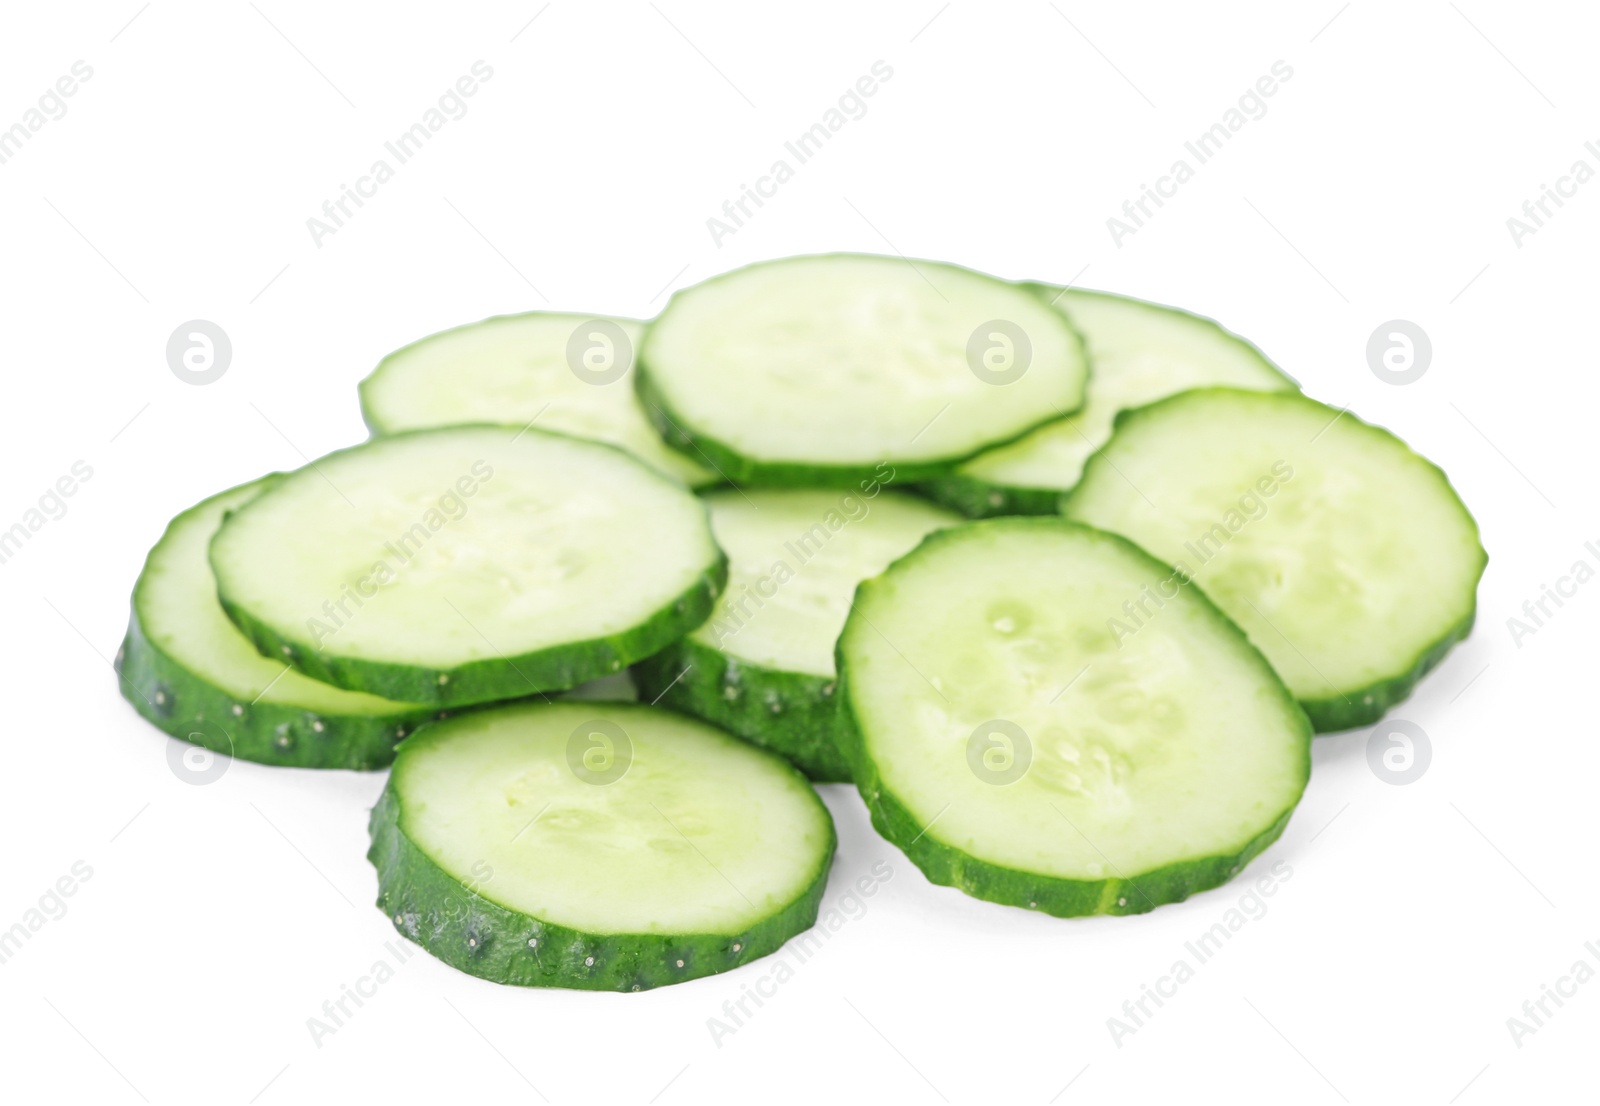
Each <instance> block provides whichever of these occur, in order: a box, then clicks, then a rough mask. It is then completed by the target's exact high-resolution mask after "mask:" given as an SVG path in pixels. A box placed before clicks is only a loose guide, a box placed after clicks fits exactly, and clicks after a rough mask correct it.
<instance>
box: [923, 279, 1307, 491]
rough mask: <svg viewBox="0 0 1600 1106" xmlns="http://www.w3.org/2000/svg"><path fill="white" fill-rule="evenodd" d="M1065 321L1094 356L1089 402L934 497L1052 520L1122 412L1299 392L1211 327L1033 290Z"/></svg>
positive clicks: (1121, 299) (1104, 300) (970, 468)
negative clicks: (1189, 395) (1210, 392)
mask: <svg viewBox="0 0 1600 1106" xmlns="http://www.w3.org/2000/svg"><path fill="white" fill-rule="evenodd" d="M1033 287H1034V289H1035V291H1036V292H1037V293H1038V295H1039V296H1040V297H1041V298H1043V299H1044V300H1045V302H1047V303H1050V304H1052V305H1053V306H1055V307H1056V309H1057V310H1059V311H1062V312H1063V313H1065V314H1066V316H1067V317H1068V319H1070V320H1071V322H1072V325H1073V326H1074V327H1076V328H1077V330H1078V332H1079V333H1081V334H1082V335H1083V337H1084V341H1085V343H1086V345H1087V346H1088V350H1089V362H1090V366H1091V368H1090V374H1089V387H1088V393H1087V395H1086V397H1085V400H1084V404H1083V407H1082V408H1081V409H1080V410H1079V411H1077V412H1076V413H1075V414H1073V415H1071V416H1069V417H1068V418H1065V419H1061V420H1058V421H1056V422H1053V423H1050V424H1049V425H1047V426H1043V427H1040V428H1039V429H1038V430H1035V431H1033V432H1032V433H1031V434H1029V435H1027V436H1026V437H1023V438H1020V439H1018V440H1017V441H1015V442H1012V443H1010V444H1008V445H1003V446H1000V447H998V448H996V449H991V450H988V451H986V452H984V453H980V454H979V455H978V456H976V457H974V458H972V459H971V460H970V461H967V462H966V463H964V464H963V465H961V466H960V467H959V468H958V469H957V470H956V471H955V472H954V473H953V474H951V475H950V476H949V477H946V478H944V479H942V480H937V481H931V482H930V483H929V486H928V488H927V491H928V492H929V494H930V495H932V496H933V497H934V498H935V499H937V500H938V501H939V502H941V503H945V504H947V505H949V506H951V507H954V508H956V509H957V510H960V511H963V512H964V513H966V514H968V515H971V516H972V517H975V518H987V517H989V516H991V515H1000V514H1054V513H1055V511H1056V502H1057V499H1058V498H1059V496H1060V494H1061V493H1062V492H1064V491H1066V490H1067V489H1069V488H1071V487H1072V486H1073V485H1074V484H1076V483H1077V482H1078V479H1079V477H1080V476H1081V475H1082V473H1083V465H1084V462H1085V461H1087V460H1088V459H1089V456H1090V454H1092V453H1093V452H1094V451H1095V450H1097V449H1099V448H1100V447H1101V446H1102V445H1104V444H1105V443H1106V440H1107V439H1108V438H1110V437H1111V426H1112V422H1113V420H1114V419H1115V418H1116V415H1117V412H1118V411H1122V410H1125V409H1127V408H1130V407H1141V406H1143V405H1145V404H1147V403H1151V402H1153V401H1155V400H1157V399H1160V398H1162V397H1163V396H1168V395H1172V394H1174V393H1176V392H1181V391H1185V390H1187V389H1189V388H1198V387H1204V386H1210V385H1224V386H1228V387H1235V388H1250V389H1255V390H1259V391H1293V390H1295V389H1296V387H1297V385H1296V384H1295V382H1294V381H1293V380H1291V379H1290V378H1289V377H1288V376H1285V375H1284V374H1283V372H1282V371H1281V370H1279V369H1278V367H1277V366H1275V365H1274V364H1273V363H1272V362H1271V361H1269V360H1268V359H1267V357H1266V355H1265V354H1263V353H1262V352H1261V351H1260V350H1259V349H1257V348H1256V347H1255V346H1253V345H1251V344H1250V343H1249V342H1247V341H1245V340H1244V339H1243V338H1240V337H1239V336H1238V335H1237V334H1233V333H1231V332H1230V331H1228V330H1225V329H1223V328H1222V327H1221V326H1220V325H1218V324H1217V323H1215V322H1213V321H1212V320H1210V319H1207V318H1203V317H1201V316H1199V315H1191V314H1190V313H1188V312H1187V311H1180V310H1178V309H1177V308H1173V307H1164V306H1162V305H1160V304H1155V303H1149V302H1147V301H1144V300H1137V299H1132V298H1130V297H1126V296H1118V295H1112V294H1110V293H1107V292H1091V291H1085V290H1080V289H1067V290H1063V289H1060V288H1054V287H1050V286H1048V285H1035V286H1033Z"/></svg>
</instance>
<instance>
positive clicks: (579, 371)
mask: <svg viewBox="0 0 1600 1106" xmlns="http://www.w3.org/2000/svg"><path fill="white" fill-rule="evenodd" d="M642 334H643V325H642V324H641V323H638V322H636V321H634V320H632V319H619V318H612V317H608V316H599V317H595V316H590V315H571V314H557V313H553V312H546V311H531V312H528V313H526V314H522V315H500V316H497V317H495V318H491V319H484V320H483V321H482V322H478V323H472V324H469V325H467V326H458V327H455V328H454V329H451V330H445V331H441V332H440V333H438V334H433V335H430V336H428V337H426V338H423V339H421V340H419V341H416V342H413V343H412V344H411V345H409V346H406V347H405V348H403V349H400V350H396V351H395V352H394V353H391V354H389V356H387V357H385V358H384V359H383V360H382V361H380V362H379V363H378V367H377V368H375V369H374V370H373V371H372V373H371V375H369V376H368V377H367V378H366V379H365V380H363V381H362V382H361V385H360V392H361V413H362V416H363V417H364V418H365V419H366V423H367V426H368V427H370V428H371V429H372V432H373V433H374V434H379V435H381V434H394V433H398V432H400V431H404V430H421V429H425V428H428V427H435V426H450V425H461V424H466V423H506V424H508V425H512V426H517V427H521V426H527V425H529V424H530V423H531V424H534V425H537V426H539V427H540V428H542V429H545V430H556V431H560V432H562V433H566V434H571V435H573V436H574V437H579V438H594V439H595V440H597V441H602V442H608V443H610V444H611V445H614V446H617V447H619V448H621V449H625V450H627V451H628V452H629V453H632V454H634V455H635V456H636V457H638V458H639V459H640V460H642V461H645V462H647V463H648V464H651V465H653V466H655V467H656V468H658V469H661V470H662V471H663V472H666V473H669V474H670V475H672V476H675V477H677V478H678V479H679V480H682V481H683V482H684V483H686V484H688V485H689V486H691V487H702V486H706V485H710V484H714V483H716V482H717V480H718V477H717V474H716V473H715V472H713V471H711V470H710V469H709V468H707V467H706V466H705V465H703V464H697V463H696V462H694V461H692V460H690V459H689V458H688V457H685V456H684V455H683V454H681V453H679V452H677V451H676V450H673V449H669V448H668V447H667V446H666V445H665V444H664V443H663V442H662V440H661V437H660V435H659V434H657V433H656V431H655V428H654V427H653V426H651V425H650V420H649V419H647V418H646V417H645V414H644V409H643V408H642V407H641V406H640V404H639V399H638V396H637V395H635V393H634V384H633V374H634V369H633V360H634V356H635V354H636V353H637V351H638V349H639V340H640V338H641V337H642Z"/></svg>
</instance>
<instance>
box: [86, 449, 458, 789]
mask: <svg viewBox="0 0 1600 1106" xmlns="http://www.w3.org/2000/svg"><path fill="white" fill-rule="evenodd" d="M278 479H280V477H279V476H278V475H277V474H274V475H272V476H266V477H263V478H262V479H260V480H256V481H253V482H251V483H249V484H243V485H240V486H239V487H237V488H232V489H230V490H228V491H225V492H222V493H221V494H219V495H214V496H212V497H211V498H210V499H207V500H205V501H203V502H201V503H199V504H197V505H196V506H194V507H191V508H189V509H188V510H187V511H184V512H183V513H182V514H180V515H179V516H178V517H177V518H175V519H173V520H172V521H171V522H170V523H169V524H168V525H167V529H166V532H165V533H164V534H162V535H161V540H160V541H158V542H156V544H155V547H154V548H153V549H151V550H150V555H149V557H148V558H147V559H146V560H145V564H144V570H143V571H142V572H140V574H139V580H138V582H137V583H136V584H134V586H133V612H132V615H131V616H130V618H129V620H128V635H127V638H126V639H125V640H124V641H123V643H122V648H121V649H119V650H118V651H117V663H116V668H117V673H118V676H119V683H120V686H121V688H122V695H123V697H124V698H125V699H127V700H128V702H130V703H132V704H133V708H134V709H135V710H136V711H138V712H139V713H140V714H141V715H142V716H144V717H145V718H146V719H148V720H149V721H150V722H152V723H154V724H155V726H156V728H157V729H159V730H161V731H162V732H163V733H167V734H170V735H171V736H173V737H176V738H179V739H181V740H184V741H189V742H192V743H193V744H196V745H202V746H204V747H205V748H208V749H211V750H213V751H215V752H219V753H225V754H229V755H231V756H235V757H241V758H243V759H245V760H254V761H260V762H261V763H263V764H277V765H287V766H292V767H296V768H382V767H383V766H384V765H386V764H388V763H389V762H390V761H391V760H393V759H394V747H395V745H396V744H398V743H399V741H400V739H401V738H402V737H405V736H406V734H408V733H409V732H411V730H412V729H413V728H415V727H416V726H417V725H418V724H419V723H421V722H424V721H426V720H428V719H429V718H431V717H433V709H432V708H431V707H428V706H424V705H422V704H420V703H397V702H393V701H391V700H388V699H380V698H378V697H377V696H375V695H364V694H361V693H360V692H354V691H341V690H340V689H339V688H336V687H330V686H329V685H327V684H324V683H319V682H318V681H316V680H313V679H310V678H309V677H307V676H304V675H302V674H301V673H299V672H296V671H294V670H293V669H291V668H289V666H287V665H285V664H284V663H283V662H281V661H277V660H272V659H269V658H267V657H263V656H262V655H261V654H260V653H258V652H256V649H255V646H253V645H252V644H250V642H249V641H248V640H247V639H246V638H245V637H244V635H243V634H241V633H240V632H239V631H238V629H237V628H236V627H235V626H234V625H233V623H231V622H229V621H228V618H227V616H226V615H225V614H223V612H222V606H221V604H220V603H218V602H217V586H216V582H215V581H214V580H213V579H212V576H211V566H210V565H209V564H208V563H207V561H206V547H207V545H208V544H209V543H210V541H211V537H212V535H213V534H215V533H216V532H217V528H218V527H219V526H221V525H222V519H223V516H225V515H226V514H227V513H228V512H229V511H231V510H234V509H235V508H238V507H240V506H243V505H244V504H245V503H248V502H249V501H250V500H252V499H254V498H255V497H256V496H257V495H259V494H260V493H261V491H262V490H263V489H265V488H268V487H270V486H271V485H272V484H273V483H274V482H275V481H277V480H278Z"/></svg>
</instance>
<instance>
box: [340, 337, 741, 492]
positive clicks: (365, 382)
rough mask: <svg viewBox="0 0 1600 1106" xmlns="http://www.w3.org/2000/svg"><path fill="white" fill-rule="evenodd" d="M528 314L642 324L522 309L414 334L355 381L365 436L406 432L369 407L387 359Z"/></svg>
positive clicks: (713, 479)
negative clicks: (447, 336) (426, 344)
mask: <svg viewBox="0 0 1600 1106" xmlns="http://www.w3.org/2000/svg"><path fill="white" fill-rule="evenodd" d="M528 315H559V316H562V317H564V318H570V319H573V320H575V321H576V322H582V321H583V320H585V319H609V320H612V321H614V322H618V323H634V324H637V325H639V326H641V327H642V326H644V325H645V323H644V321H643V320H641V319H633V318H628V317H626V316H623V315H583V314H579V313H577V312H572V311H522V312H513V313H511V314H507V315H490V316H489V317H488V318H486V319H479V320H478V321H477V322H475V323H463V324H462V325H460V326H452V327H446V328H445V329H444V330H440V331H436V332H435V333H433V334H426V335H424V336H423V337H421V338H418V339H417V340H416V341H414V342H408V343H406V344H405V345H403V346H401V347H400V348H399V349H397V350H395V351H394V352H393V353H389V354H386V355H385V356H384V358H383V359H382V360H381V361H379V362H378V364H377V366H376V367H375V368H373V370H372V371H371V372H370V373H368V374H367V375H366V376H365V377H363V378H362V379H361V380H360V382H358V383H357V384H356V395H357V398H358V400H359V402H360V405H361V422H362V423H363V424H364V425H365V426H366V428H367V434H368V435H369V437H372V438H389V437H393V436H394V435H396V434H404V433H408V431H405V430H394V429H392V428H390V427H387V426H384V425H383V422H382V420H380V419H379V418H378V416H377V414H376V413H375V412H374V410H373V407H374V404H373V402H372V400H371V398H370V394H369V393H370V389H371V388H372V387H374V386H375V382H376V381H377V379H378V377H379V375H380V374H381V373H382V372H383V370H384V368H385V367H386V366H387V365H388V364H389V363H390V362H391V361H393V360H394V359H395V358H397V357H400V356H402V355H403V354H406V353H409V352H410V351H411V350H412V349H414V348H415V347H417V346H420V345H422V344H423V343H425V342H431V341H433V340H434V339H435V338H440V337H443V336H444V335H446V334H451V333H454V332H455V331H457V330H470V329H472V328H473V327H476V326H483V325H485V324H486V323H497V322H502V321H505V320H507V319H520V318H524V317H526V316H528ZM641 337H642V336H641ZM652 422H653V420H652ZM459 425H462V426H469V425H475V424H473V423H461V424H459ZM422 429H431V428H422ZM595 440H597V441H598V440H599V439H595ZM607 444H614V443H607ZM616 448H618V449H622V448H623V447H621V446H617V447H616ZM649 463H650V462H649V461H645V464H647V465H648V464H649ZM674 479H677V478H676V477H674ZM687 483H688V486H689V487H690V488H693V489H694V490H695V491H697V492H703V491H710V490H711V489H713V488H716V487H719V486H720V485H722V484H724V483H726V481H725V480H724V479H723V478H722V477H720V476H717V475H715V474H710V475H707V476H705V477H703V478H702V479H700V480H696V481H692V482H687Z"/></svg>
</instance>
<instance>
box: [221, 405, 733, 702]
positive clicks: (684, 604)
mask: <svg viewBox="0 0 1600 1106" xmlns="http://www.w3.org/2000/svg"><path fill="white" fill-rule="evenodd" d="M489 425H491V424H485V423H470V424H463V425H462V426H458V427H429V428H426V429H422V430H407V431H404V432H402V433H399V434H392V435H386V436H385V438H384V439H383V440H386V441H394V440H396V439H399V438H405V437H410V436H412V435H419V436H420V435H425V434H437V433H449V432H450V431H452V430H470V429H483V428H484V427H486V426H489ZM501 429H511V428H510V427H501ZM541 433H544V434H546V435H549V436H552V437H562V438H569V439H571V440H574V441H582V442H584V443H585V444H588V445H592V446H595V447H597V448H600V449H609V450H612V451H613V452H615V453H618V454H621V455H622V456H624V457H627V458H629V460H631V461H633V462H634V463H635V464H637V465H639V466H641V467H643V468H646V469H648V470H649V471H650V472H652V473H656V475H658V476H660V477H661V479H663V480H665V481H668V482H671V483H672V484H674V485H675V486H677V487H679V488H681V487H682V485H681V484H678V482H677V481H675V480H673V478H672V477H670V476H667V475H665V474H663V473H660V472H658V470H656V469H653V468H650V466H649V465H648V464H647V463H646V462H644V461H640V460H639V459H638V458H636V457H634V456H633V455H632V454H630V453H628V452H627V451H626V450H624V449H622V448H620V447H619V446H614V445H611V444H610V443H607V442H597V441H594V440H593V439H588V438H578V437H576V436H574V435H571V434H558V433H556V432H554V431H542V432H541ZM362 448H365V446H364V445H357V446H351V447H349V448H348V449H345V450H341V451H339V453H348V452H352V451H354V450H359V449H362ZM337 455H338V454H331V455H330V456H337ZM707 525H708V526H709V525H710V523H709V522H708V523H707ZM221 533H222V531H221V529H220V528H219V530H218V532H217V535H214V536H213V537H212V546H211V549H212V557H213V560H212V562H211V563H212V565H213V568H214V567H215V565H216V561H215V559H214V557H215V551H216V541H217V537H218V536H220V534H221ZM713 549H714V550H715V556H714V557H713V559H712V562H711V563H710V564H709V565H708V566H707V567H706V568H705V569H704V570H703V571H702V572H701V573H700V575H699V576H698V577H697V578H696V579H695V580H694V581H693V582H692V583H691V584H690V585H689V586H688V587H687V588H685V589H684V590H683V592H681V593H680V594H679V595H678V596H677V597H676V598H674V599H673V600H672V601H671V602H669V603H667V604H665V605H664V606H663V607H661V608H660V609H659V610H657V611H656V613H655V614H653V615H651V616H650V617H649V618H647V619H645V620H644V621H643V622H641V623H639V624H638V625H636V626H632V627H629V628H628V629H627V630H625V631H623V632H622V633H619V634H611V635H609V636H607V637H599V638H590V639H589V640H587V641H574V642H562V643H561V644H559V645H552V646H548V647H546V648H544V649H536V650H534V651H532V652H529V653H520V654H518V655H517V656H514V657H486V658H484V659H482V660H476V661H470V662H468V663H466V664H461V665H455V666H452V667H449V668H431V667H424V666H421V665H409V664H399V663H396V662H392V661H371V660H365V659H363V658H359V657H342V656H336V655H335V656H330V655H328V654H325V653H322V652H319V651H318V650H317V649H315V648H314V647H311V646H309V645H307V644H306V643H305V642H303V641H301V640H299V639H298V638H291V637H288V636H286V635H284V634H280V633H279V632H278V631H277V630H276V629H274V628H273V627H272V626H270V625H268V624H267V623H266V622H264V621H262V620H261V619H258V618H256V617H255V616H254V615H252V614H251V613H250V612H249V611H247V610H245V609H244V608H242V607H240V606H239V605H238V604H237V603H236V602H234V601H233V600H232V598H230V596H229V595H228V593H227V590H226V589H225V588H224V587H223V586H222V584H221V582H220V577H219V583H218V587H217V599H218V600H219V601H220V602H221V604H222V609H223V612H224V613H225V614H227V616H228V619H229V621H231V622H232V623H233V624H234V625H235V626H236V627H238V629H239V631H240V632H241V633H242V634H244V636H245V637H247V638H249V639H250V641H251V642H252V643H253V644H254V645H255V647H256V649H257V650H259V651H260V652H261V653H262V654H263V655H265V656H268V657H274V658H281V659H283V660H285V661H288V662H289V663H290V664H292V665H294V666H295V668H297V669H299V670H300V671H301V672H303V673H305V674H306V675H307V676H310V677H311V678H313V679H317V680H321V681H322V682H323V683H327V684H332V685H333V686H334V687H342V688H344V689H346V690H348V691H365V692H367V693H369V694H372V695H378V696H381V697H383V698H385V699H394V700H396V701H399V702H406V703H421V704H424V705H426V706H430V707H433V708H435V709H437V708H440V707H457V706H473V705H476V704H480V703H491V702H496V701H499V700H501V699H520V698H523V697H525V696H528V695H533V694H537V693H540V692H546V691H568V690H570V689H572V688H574V687H577V686H578V685H579V684H581V683H587V682H588V681H589V680H594V679H599V678H600V677H601V676H609V675H611V674H612V673H614V672H620V671H622V670H623V669H624V668H626V667H627V666H628V665H630V664H632V663H633V662H634V661H636V660H640V659H642V658H644V657H648V656H650V655H651V654H653V653H656V652H659V651H660V650H661V649H663V648H665V647H666V646H667V645H669V644H670V643H672V642H673V641H676V640H677V639H678V638H680V637H682V636H683V635H684V634H686V633H688V632H689V631H690V630H692V629H694V628H695V627H696V626H699V625H700V624H701V623H703V622H704V621H705V620H706V619H708V618H710V617H711V611H712V609H713V608H714V607H715V606H716V601H717V596H719V595H721V594H722V589H723V588H724V587H726V586H727V583H728V557H727V554H725V553H724V552H722V550H721V548H719V547H716V546H715V543H713Z"/></svg>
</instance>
